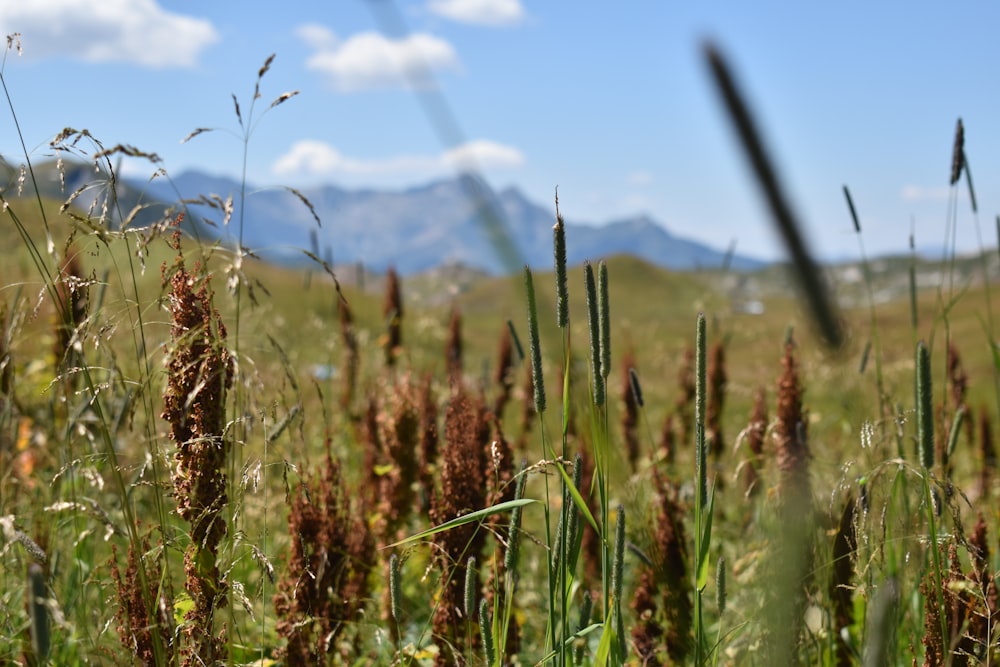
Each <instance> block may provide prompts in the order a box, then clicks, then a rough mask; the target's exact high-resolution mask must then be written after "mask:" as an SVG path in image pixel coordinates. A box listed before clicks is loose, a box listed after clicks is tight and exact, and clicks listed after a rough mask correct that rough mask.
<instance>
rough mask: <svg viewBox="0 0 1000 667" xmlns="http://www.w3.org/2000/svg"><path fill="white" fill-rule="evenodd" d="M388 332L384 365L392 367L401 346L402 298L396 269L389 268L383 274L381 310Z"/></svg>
mask: <svg viewBox="0 0 1000 667" xmlns="http://www.w3.org/2000/svg"><path fill="white" fill-rule="evenodd" d="M382 315H383V316H384V317H385V321H386V325H387V326H388V331H387V333H386V338H385V363H386V365H387V366H393V365H395V363H396V357H397V356H399V352H400V350H401V348H402V345H403V328H402V322H403V296H402V292H401V291H400V287H399V275H398V274H397V273H396V269H395V268H393V267H389V270H388V271H387V272H386V274H385V307H384V308H383V309H382Z"/></svg>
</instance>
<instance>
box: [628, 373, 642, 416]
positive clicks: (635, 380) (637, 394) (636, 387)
mask: <svg viewBox="0 0 1000 667" xmlns="http://www.w3.org/2000/svg"><path fill="white" fill-rule="evenodd" d="M628 383H629V388H630V389H631V390H632V397H633V398H634V399H635V403H636V405H638V406H639V407H640V408H642V407H645V406H646V402H645V401H644V400H643V398H642V385H641V384H639V374H638V373H636V372H635V369H634V368H629V369H628Z"/></svg>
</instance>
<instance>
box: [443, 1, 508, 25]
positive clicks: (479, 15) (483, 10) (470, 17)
mask: <svg viewBox="0 0 1000 667" xmlns="http://www.w3.org/2000/svg"><path fill="white" fill-rule="evenodd" d="M427 8H428V9H429V10H430V11H431V12H432V13H434V14H437V15H438V16H443V17H445V18H448V19H451V20H452V21H459V22H461V23H475V24H478V25H489V26H503V25H513V24H515V23H520V22H521V21H522V20H523V19H524V8H523V7H521V2H520V0H430V4H429V5H428V7H427Z"/></svg>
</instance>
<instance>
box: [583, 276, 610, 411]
mask: <svg viewBox="0 0 1000 667" xmlns="http://www.w3.org/2000/svg"><path fill="white" fill-rule="evenodd" d="M583 276H584V282H585V290H586V294H587V325H588V327H589V328H590V378H591V392H592V396H593V400H594V405H597V406H602V405H604V394H605V387H606V384H605V382H604V375H602V374H601V316H600V310H599V309H598V298H597V281H596V279H595V278H594V267H593V265H592V264H591V263H590V262H586V263H585V264H584V265H583Z"/></svg>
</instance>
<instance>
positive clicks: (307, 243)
mask: <svg viewBox="0 0 1000 667" xmlns="http://www.w3.org/2000/svg"><path fill="white" fill-rule="evenodd" d="M61 171H62V174H61V176H60V174H59V173H58V171H57V169H56V167H55V163H51V164H48V163H46V164H44V165H40V166H36V174H38V175H39V186H40V189H41V190H42V191H43V192H42V194H44V195H47V196H51V197H54V198H57V199H65V198H66V197H67V196H68V194H67V193H70V192H73V191H75V190H76V189H77V188H80V187H82V186H84V185H86V184H88V183H92V182H93V181H94V180H95V179H101V178H106V176H101V175H100V174H95V172H94V168H93V165H85V164H84V163H79V164H76V163H70V162H67V163H64V164H63V166H62V168H61ZM9 176H10V178H11V179H12V178H13V177H14V174H13V173H11V174H10V175H9ZM240 190H241V185H240V183H239V182H238V181H236V180H234V179H231V178H228V177H224V176H213V175H209V174H205V173H202V172H198V171H186V172H183V173H181V174H179V175H178V176H176V177H173V178H172V179H171V180H169V181H168V180H166V179H165V178H156V179H153V180H152V181H145V180H136V179H128V178H124V179H121V178H120V179H119V180H118V181H117V193H118V198H119V203H120V205H121V209H122V210H123V211H125V212H127V211H130V210H140V211H141V213H140V214H139V217H138V218H137V219H136V220H135V221H134V223H135V224H148V223H151V222H153V221H155V220H157V219H159V218H160V216H162V210H163V209H162V208H161V207H160V206H157V205H155V204H153V202H160V203H162V204H166V205H173V204H175V203H176V202H178V201H179V200H188V202H189V203H188V207H189V208H188V210H189V215H188V217H187V218H186V219H185V227H187V228H188V229H189V230H190V231H192V232H193V233H195V234H197V235H198V236H199V237H201V238H217V237H218V238H222V239H223V240H226V239H228V240H229V241H231V242H235V240H236V239H237V238H238V237H239V226H240V220H241V211H240V207H239V193H240ZM101 192H102V189H101V188H100V187H97V188H87V189H86V190H85V191H83V192H82V193H81V194H80V195H79V197H78V198H77V200H76V204H77V205H78V206H80V207H81V208H83V209H85V210H86V209H87V208H88V206H90V205H92V202H93V201H94V198H95V197H99V196H101V195H100V193H101ZM298 194H300V195H301V196H302V197H304V198H305V199H307V200H308V201H309V202H310V203H311V205H312V206H313V208H314V210H315V213H316V217H318V218H319V219H320V221H321V222H322V226H321V227H320V226H319V225H317V223H316V220H315V218H314V217H313V212H312V211H310V210H309V208H308V207H307V206H306V205H305V204H303V202H302V200H301V199H300V198H299V196H298ZM298 194H296V192H294V191H291V190H290V189H288V188H278V187H276V188H263V189H262V188H257V187H256V186H253V185H250V184H248V185H247V207H246V211H245V215H243V216H242V224H243V245H244V246H245V247H247V248H249V249H251V250H252V251H254V252H255V253H256V254H259V255H260V256H262V257H264V258H266V259H268V260H271V261H277V262H280V263H284V264H300V263H305V262H308V261H309V260H308V258H307V256H306V254H305V253H303V252H302V251H303V249H305V250H310V251H311V252H314V253H315V254H317V255H319V256H320V257H323V258H325V259H331V258H332V260H333V261H334V263H336V264H356V263H362V264H364V265H365V266H366V267H368V268H370V269H374V270H376V271H383V270H385V269H386V268H388V267H389V266H394V267H395V268H396V269H397V270H398V271H400V272H401V273H403V274H412V273H417V272H421V271H426V270H429V269H432V268H435V267H438V266H441V265H444V264H463V265H466V266H469V267H471V268H475V269H481V270H484V271H487V272H489V273H493V274H502V273H508V272H512V271H517V270H519V269H520V268H521V266H522V265H523V264H527V265H529V266H531V267H532V268H541V269H545V268H550V267H551V266H552V226H553V224H554V222H555V214H554V211H552V210H551V207H543V206H540V205H538V204H536V203H535V202H532V201H531V200H529V199H528V198H527V197H526V196H525V195H524V194H523V193H522V192H521V191H520V190H519V189H517V188H515V187H508V188H505V189H503V190H501V191H499V192H497V191H495V190H493V189H492V188H491V187H490V186H489V184H488V183H486V182H485V181H483V180H482V179H478V178H474V177H472V176H468V175H460V176H457V177H455V178H450V179H443V180H437V181H433V182H431V183H427V184H425V185H420V186H416V187H411V188H407V189H402V190H375V189H356V190H349V189H345V188H341V187H338V186H336V185H323V186H318V187H312V188H303V189H302V190H301V192H299V193H298ZM213 195H217V196H218V197H220V198H221V199H222V200H226V199H227V198H229V197H232V200H233V211H232V216H231V219H230V222H229V225H228V228H227V227H225V226H223V214H222V212H221V210H218V209H212V208H210V207H208V206H204V205H198V204H191V203H190V201H191V200H196V199H199V198H201V197H202V196H213ZM141 203H142V204H149V206H148V207H146V208H143V207H140V206H139V204H141ZM490 211H494V212H499V215H489V212H490ZM199 218H202V219H203V221H204V222H202V221H199ZM566 239H567V241H566V250H567V260H568V261H569V263H570V264H571V265H574V264H579V263H581V262H583V261H584V260H588V259H592V260H597V259H600V258H603V257H609V256H611V255H615V254H626V255H632V256H635V257H639V258H642V259H644V260H646V261H648V262H650V263H651V264H654V265H657V266H661V267H664V268H668V269H672V270H678V271H686V270H692V269H696V268H718V267H721V266H722V265H723V263H725V262H727V261H728V265H729V266H730V267H731V268H732V269H734V270H737V271H752V270H756V269H759V268H762V267H764V266H766V265H767V263H766V262H762V261H759V260H757V259H754V258H751V257H746V256H743V255H737V254H734V255H732V256H727V253H726V252H725V251H723V250H719V249H716V248H712V247H709V246H707V245H705V244H702V243H698V242H695V241H692V240H689V239H685V238H682V237H680V236H676V235H674V234H671V233H670V232H668V231H667V229H666V228H665V227H664V226H663V225H661V224H659V223H658V222H657V221H655V220H653V219H652V218H650V217H648V216H637V217H633V218H627V219H623V220H618V221H614V222H611V223H609V224H606V225H602V226H593V225H584V224H575V223H573V222H572V221H567V223H566Z"/></svg>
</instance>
